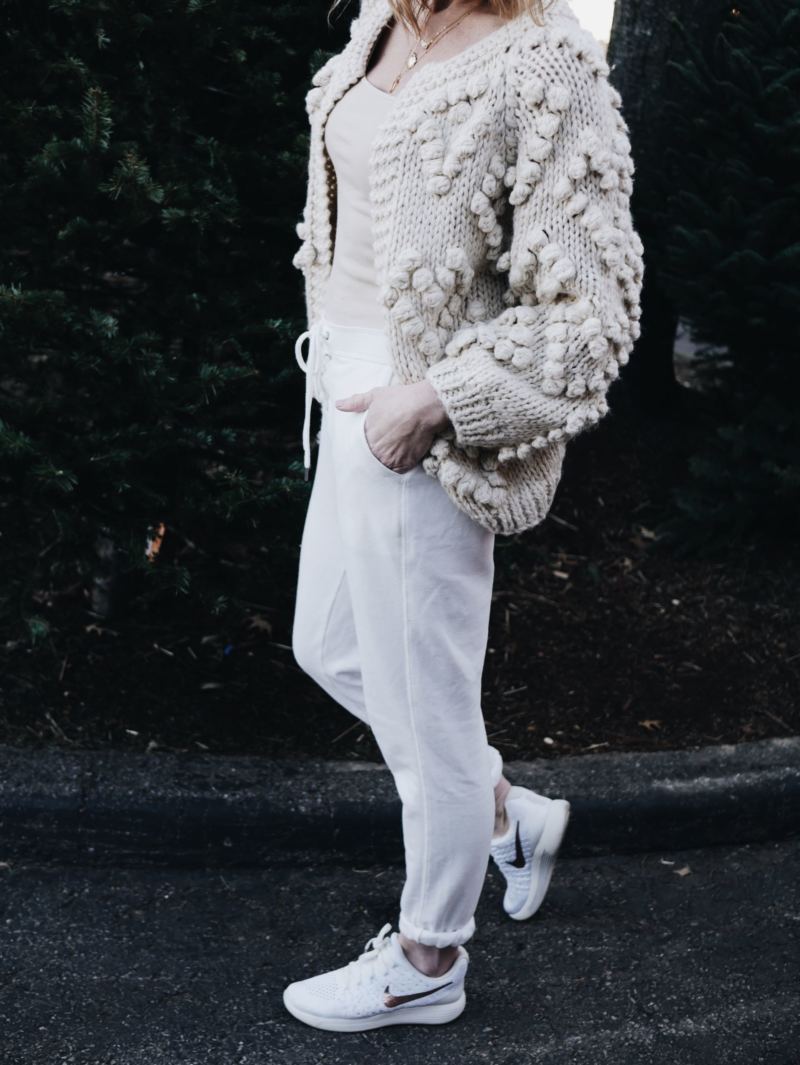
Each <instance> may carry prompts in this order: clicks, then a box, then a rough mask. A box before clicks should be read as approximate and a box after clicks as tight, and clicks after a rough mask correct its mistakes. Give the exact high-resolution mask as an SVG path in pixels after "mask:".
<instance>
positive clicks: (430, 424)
mask: <svg viewBox="0 0 800 1065" xmlns="http://www.w3.org/2000/svg"><path fill="white" fill-rule="evenodd" d="M407 387H408V388H413V389H415V390H416V392H417V396H416V397H415V398H416V399H418V403H419V405H418V408H417V413H418V417H419V420H420V424H421V425H422V426H423V428H425V429H428V430H429V431H431V432H435V433H439V432H441V431H442V430H443V429H446V428H447V427H448V426H449V425H450V418H449V417H448V414H447V411H446V410H445V408H444V404H443V403H442V401H441V399H439V393H438V392H437V391H436V389H435V388H434V387H433V385H432V384H431V382H430V381H428V380H427V379H426V380H424V381H417V382H416V383H415V384H413V385H408V386H407Z"/></svg>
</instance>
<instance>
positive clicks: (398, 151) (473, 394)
mask: <svg viewBox="0 0 800 1065" xmlns="http://www.w3.org/2000/svg"><path fill="white" fill-rule="evenodd" d="M391 15H392V11H391V7H390V5H389V3H388V0H363V2H362V5H361V10H360V13H359V15H358V16H357V17H356V18H355V19H354V21H353V23H352V25H351V31H350V40H349V42H348V44H347V45H346V46H345V48H344V49H343V50H342V51H341V52H340V53H339V54H338V55H335V56H334V57H333V58H332V59H330V60H329V61H328V62H327V63H326V64H325V65H324V66H323V67H322V68H321V69H320V70H318V71H317V73H316V74H315V75H314V78H313V85H312V88H311V89H310V91H309V92H308V94H307V96H306V109H307V111H308V115H309V122H310V154H309V171H308V193H307V198H306V204H305V208H304V212H303V218H302V221H301V222H299V223H298V225H297V234H298V236H299V238H300V240H301V242H302V243H301V246H300V248H299V250H298V251H297V253H296V255H295V256H294V259H293V263H294V265H295V266H297V267H298V268H299V269H300V270H302V271H303V274H304V278H305V296H306V311H307V317H308V322H309V324H310V325H311V324H313V323H314V322H316V321H317V320H318V318H319V315H320V306H321V296H322V292H323V288H324V285H325V281H326V278H327V276H328V274H329V272H330V266H331V263H332V260H333V246H334V239H335V173H334V172H333V167H332V164H331V162H330V160H329V159H328V156H327V153H326V151H325V147H324V141H323V132H324V125H325V120H326V119H327V116H328V114H329V113H330V111H331V109H332V108H333V106H334V104H335V103H336V101H337V100H338V99H340V98H341V96H342V95H343V94H344V93H345V92H346V91H347V89H348V88H350V87H351V86H352V85H353V84H355V82H356V81H358V80H359V78H361V77H362V76H363V75H364V73H365V69H366V66H367V64H368V62H369V57H370V55H371V53H372V51H373V48H374V45H375V43H376V41H377V39H378V37H379V35H380V31H381V29H382V28H383V26H384V25H385V24H386V23H387V21H388V20H389V19H390V18H391ZM608 73H609V68H608V65H607V64H606V61H605V58H604V56H603V54H602V51H601V48H600V45H599V44H598V43H597V41H596V40H595V38H594V37H593V36H592V35H591V34H590V33H588V32H587V31H585V30H583V29H582V28H581V26H580V24H579V23H578V21H577V19H576V18H575V16H574V14H573V13H572V10H571V9H570V7H569V5H568V3H567V2H566V0H556V2H555V4H554V5H553V6H551V7H550V8H549V9H548V10H547V12H546V14H545V24H544V25H543V26H538V25H536V23H534V22H533V20H532V19H531V17H530V15H528V14H524V15H520V16H518V17H517V18H515V19H513V20H511V21H509V22H507V23H505V24H504V25H503V26H502V27H501V28H500V29H498V30H496V31H494V32H493V33H490V34H489V35H488V36H486V37H484V38H482V39H481V40H479V41H478V42H477V43H476V44H473V45H472V46H469V47H467V48H466V49H465V50H464V51H462V52H460V53H458V54H457V55H455V56H454V57H453V58H451V59H447V60H444V61H441V62H438V63H437V62H434V61H433V60H431V61H430V62H428V63H426V64H424V65H422V66H420V68H419V69H418V70H417V71H415V72H414V73H413V74H412V75H411V76H410V78H409V79H408V81H407V82H406V84H405V86H403V87H402V88H401V89H400V90H399V92H398V95H397V99H396V101H395V104H394V106H393V107H392V108H391V109H390V111H389V113H388V115H387V117H386V118H385V119H384V120H383V122H382V124H381V126H380V128H379V129H378V132H377V135H376V137H375V139H374V141H373V143H372V149H371V157H370V173H369V183H370V195H371V200H372V208H373V220H372V221H373V242H374V253H375V266H376V270H377V271H378V282H379V289H380V296H381V300H382V303H383V305H384V308H385V311H386V320H387V328H388V329H389V333H390V339H391V345H392V354H393V361H394V366H395V371H396V373H397V375H398V377H399V379H400V380H401V381H403V382H407V383H410V382H413V381H419V380H422V379H423V378H425V377H427V378H428V380H430V382H431V383H432V385H433V386H434V388H435V389H436V391H437V393H438V395H439V397H440V398H441V400H442V402H443V404H444V406H445V409H446V410H447V413H448V415H449V417H450V420H451V423H452V429H450V428H448V429H447V430H446V431H445V432H444V433H442V434H441V435H440V436H438V437H437V438H436V440H435V441H434V443H433V445H432V447H431V449H430V451H429V453H428V454H427V455H426V456H425V458H424V459H423V463H422V465H423V468H424V469H425V471H426V473H428V474H430V475H431V476H435V477H438V479H439V481H440V482H441V484H442V486H443V487H444V488H445V490H446V491H447V492H448V493H449V495H450V497H451V498H452V499H453V501H454V502H455V503H456V505H457V506H459V507H461V509H463V510H464V511H466V512H467V513H468V514H469V515H470V516H471V517H472V518H474V519H475V520H476V521H478V522H479V523H480V524H482V525H484V526H486V527H487V528H490V529H492V530H493V531H495V532H497V533H504V534H510V533H516V532H521V531H522V530H524V529H528V528H531V527H533V526H534V525H537V524H538V523H539V522H540V521H542V520H543V518H544V517H545V516H546V514H547V512H548V510H549V508H550V506H551V504H552V501H553V497H554V495H555V490H556V487H557V485H558V481H559V479H560V476H561V467H562V463H563V458H564V451H565V448H566V444H567V442H568V441H569V440H570V439H571V438H572V437H574V436H576V435H577V434H578V433H580V432H582V431H584V430H586V429H589V428H591V427H592V426H593V425H595V424H596V423H597V422H598V421H599V419H600V418H601V417H602V416H603V415H604V414H606V413H607V411H608V403H607V400H606V392H607V390H608V388H609V386H610V384H611V382H613V381H614V380H615V379H616V377H617V376H618V375H619V369H620V367H621V366H624V365H625V364H626V363H627V362H628V359H629V357H630V353H631V350H632V348H633V345H634V342H635V340H636V339H637V337H638V336H639V331H640V330H639V318H640V293H641V287H642V278H643V273H644V264H643V259H642V256H643V247H642V243H641V240H640V238H639V236H638V234H637V233H636V231H635V230H634V228H633V224H632V218H631V213H630V196H631V192H632V179H633V171H634V167H633V161H632V157H631V146H630V141H629V138H628V132H629V130H628V126H627V124H626V122H625V119H624V117H623V115H622V111H621V104H622V101H621V98H620V96H619V93H618V92H617V91H616V89H615V88H614V87H613V86H612V85H611V84H610V82H609V81H608Z"/></svg>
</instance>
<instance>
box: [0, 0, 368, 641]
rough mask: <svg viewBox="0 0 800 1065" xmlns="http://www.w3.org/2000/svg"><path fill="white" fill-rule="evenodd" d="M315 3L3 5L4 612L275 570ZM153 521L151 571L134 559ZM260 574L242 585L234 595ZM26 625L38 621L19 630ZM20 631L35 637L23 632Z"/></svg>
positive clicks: (293, 460)
mask: <svg viewBox="0 0 800 1065" xmlns="http://www.w3.org/2000/svg"><path fill="white" fill-rule="evenodd" d="M326 13H327V5H326V4H324V3H320V2H319V0H317V2H313V0H293V2H291V3H277V4H276V3H265V2H263V0H262V2H254V0H224V2H223V0H219V2H216V0H208V2H204V0H160V2H158V3H152V2H146V0H145V2H139V0H127V2H126V0H94V2H92V0H51V2H50V3H47V2H43V0H25V2H24V3H23V2H7V3H5V4H4V5H3V7H2V12H0V70H2V74H0V126H1V127H2V130H3V136H2V140H0V199H1V200H2V203H3V210H2V213H0V365H1V366H2V370H1V371H0V529H2V539H0V560H2V565H3V568H4V570H5V572H4V578H3V585H2V591H0V606H3V607H4V608H5V613H6V615H7V620H9V618H10V619H12V620H13V618H14V617H21V616H29V615H30V610H31V608H30V600H29V596H30V592H31V590H32V588H34V587H39V588H40V587H50V586H62V585H63V584H64V583H66V582H70V581H74V580H78V581H86V580H87V578H88V575H89V574H90V572H91V571H93V570H94V568H95V566H96V563H97V555H96V542H97V537H98V535H100V534H102V536H103V537H104V538H105V539H106V540H108V539H110V541H111V542H112V543H113V544H115V545H116V552H117V553H116V556H115V557H116V564H117V567H118V568H121V569H122V570H130V569H137V568H138V569H139V570H140V571H141V577H140V580H144V579H145V578H144V573H145V571H147V581H146V583H147V584H148V586H149V588H150V589H151V590H152V591H155V590H156V588H157V587H163V586H164V585H167V586H169V587H173V588H175V589H176V590H179V591H182V592H190V593H191V594H194V595H197V596H198V597H200V598H202V599H205V600H207V601H208V602H210V603H215V602H219V601H220V600H219V597H220V596H221V595H222V594H223V593H226V594H230V593H231V591H232V590H233V591H234V593H235V590H236V589H235V588H232V585H231V579H230V575H229V573H228V572H227V571H226V570H224V569H221V568H220V567H219V565H218V560H219V557H220V555H224V554H225V552H226V550H227V546H226V545H229V544H230V543H231V542H237V543H238V544H239V550H240V551H241V542H242V541H246V542H248V543H249V544H251V545H255V546H254V548H253V550H254V552H255V554H254V563H253V564H254V565H256V564H258V565H261V566H262V567H266V568H267V570H270V571H271V570H274V568H275V567H276V566H278V565H285V563H286V561H287V559H288V557H289V556H290V555H293V554H294V552H295V550H296V541H297V538H298V531H299V521H300V518H301V515H302V507H303V503H304V501H305V498H306V493H307V486H306V485H305V484H304V482H303V481H302V479H301V478H300V477H298V474H299V473H300V471H301V465H300V462H301V458H302V453H301V449H300V444H299V420H300V418H301V417H302V399H301V394H302V377H301V375H300V373H299V371H298V370H297V367H296V364H295V362H294V358H293V352H292V343H293V339H294V337H295V335H296V334H297V332H299V331H300V330H301V329H303V328H304V327H305V322H304V308H303V301H302V292H301V284H300V282H301V277H300V274H299V273H298V272H297V271H296V270H295V269H294V268H293V267H292V265H291V261H290V260H291V256H292V254H293V253H294V250H295V249H296V247H297V246H298V243H299V242H298V239H297V237H296V234H295V231H294V226H295V223H296V222H297V220H298V219H299V217H300V212H301V207H302V201H303V196H304V182H305V165H306V151H307V139H306V114H305V110H304V94H305V91H306V89H307V88H308V85H309V77H310V74H311V72H312V71H313V70H314V69H316V67H318V66H319V65H320V64H321V62H323V61H324V59H325V58H326V56H327V54H328V53H329V52H331V51H333V50H338V48H340V47H341V45H342V43H343V42H344V40H345V39H346V29H347V24H348V21H349V20H348V18H346V17H344V18H342V19H340V20H339V21H337V22H336V23H335V26H334V30H333V31H331V29H330V28H329V27H328V25H327V23H326ZM157 522H165V523H166V525H167V537H166V539H165V546H164V555H165V556H166V558H167V560H168V561H167V562H166V563H165V564H161V565H159V566H157V567H154V566H149V565H148V564H146V563H145V557H144V550H145V543H146V537H147V531H148V528H149V527H150V526H151V525H152V524H154V523H157ZM251 579H254V578H251ZM31 620H32V621H33V622H34V623H35V620H36V619H35V618H32V619H31ZM37 631H38V630H37Z"/></svg>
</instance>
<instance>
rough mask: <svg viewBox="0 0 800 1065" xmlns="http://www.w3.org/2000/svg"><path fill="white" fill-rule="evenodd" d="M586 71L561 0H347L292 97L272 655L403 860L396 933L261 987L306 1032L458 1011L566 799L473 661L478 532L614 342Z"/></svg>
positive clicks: (612, 113) (614, 181) (589, 383)
mask: <svg viewBox="0 0 800 1065" xmlns="http://www.w3.org/2000/svg"><path fill="white" fill-rule="evenodd" d="M607 73H608V67H607V65H606V63H605V60H604V58H603V55H602V51H601V49H600V47H599V45H598V44H597V42H596V41H595V40H594V38H593V37H592V36H591V35H590V34H588V33H586V32H585V31H583V30H582V29H581V28H580V26H579V24H578V22H577V20H576V19H575V17H574V15H573V14H572V12H571V10H570V8H569V6H568V4H567V2H566V0H554V2H552V3H550V5H549V6H547V7H546V8H545V10H542V8H541V3H540V2H539V0H484V2H476V0H450V2H448V0H426V2H419V3H417V2H414V0H362V4H361V10H360V12H359V15H358V17H357V18H356V19H355V20H354V21H353V23H352V28H351V35H350V40H349V42H348V44H347V45H346V47H345V48H344V49H343V51H342V52H341V53H340V54H338V55H336V56H334V57H333V58H332V59H331V60H329V61H328V62H327V63H326V64H325V65H324V66H323V67H322V68H321V69H320V70H319V71H318V72H317V73H316V75H315V76H314V79H313V88H312V89H311V90H310V91H309V93H308V95H307V97H306V103H307V110H308V113H309V119H310V127H311V135H310V137H311V139H310V143H311V150H310V158H309V173H308V196H307V202H306V206H305V210H304V214H303V220H302V222H300V223H299V224H298V226H297V232H298V236H299V237H300V238H301V240H302V245H301V247H300V250H299V251H298V252H297V254H296V256H295V258H294V264H295V265H296V266H298V267H299V268H300V269H302V271H303V273H304V278H305V293H306V305H307V317H308V330H307V331H306V332H305V333H304V334H303V335H302V336H301V337H300V338H299V339H298V344H297V347H296V354H297V358H298V361H299V363H300V365H301V366H302V367H303V369H304V370H305V371H306V374H307V378H306V386H307V391H306V420H305V425H304V430H303V443H304V453H305V465H306V470H307V471H308V468H309V466H310V450H311V448H310V436H309V424H310V423H309V416H310V410H311V403H312V399H317V400H318V401H319V403H320V404H321V406H322V421H321V429H320V434H319V455H318V459H317V465H316V470H315V476H314V485H313V489H312V493H311V500H310V504H309V510H308V514H307V518H306V524H305V528H304V532H303V540H302V546H301V552H300V573H299V581H298V590H297V603H296V613H295V621H294V633H293V647H294V653H295V656H296V658H297V661H298V662H299V664H300V665H301V667H302V668H303V669H304V670H305V671H307V672H308V673H309V674H310V675H311V676H312V677H313V678H314V679H315V680H316V681H317V682H318V683H319V684H320V685H321V686H322V687H323V688H325V690H326V691H328V692H329V693H330V694H331V695H332V696H333V697H334V698H335V699H337V700H338V701H339V702H340V703H341V704H342V705H343V706H345V707H346V708H347V709H348V710H350V711H351V712H352V713H353V714H355V715H357V716H358V717H359V718H361V719H362V720H363V721H364V722H366V723H368V724H369V726H370V727H371V729H372V731H373V733H374V736H375V739H376V741H377V743H378V745H379V746H380V749H381V752H382V754H383V756H384V758H385V760H386V763H387V765H388V767H389V769H390V770H391V772H392V774H393V777H394V780H395V783H396V786H397V790H398V793H399V795H400V798H401V801H402V810H403V834H404V844H405V859H406V880H405V884H404V887H403V892H402V896H401V899H400V914H399V934H398V933H392V934H389V933H390V931H391V925H385V926H384V928H382V929H381V931H380V932H379V933H378V935H377V936H375V937H373V939H371V940H369V942H368V943H367V947H366V949H365V951H364V952H363V953H362V954H361V955H360V956H359V957H358V958H357V959H356V960H354V961H352V962H350V963H349V964H347V965H345V966H344V967H343V968H340V969H336V970H333V971H331V972H326V973H322V974H317V975H312V976H310V977H309V978H307V979H305V980H300V981H298V982H295V983H293V984H291V985H290V986H289V987H288V988H287V989H286V991H285V992H284V1002H285V1004H286V1006H287V1008H288V1009H289V1010H290V1011H291V1013H293V1014H294V1015H295V1016H296V1017H298V1018H299V1019H301V1020H303V1021H305V1022H306V1023H308V1024H311V1025H314V1026H316V1027H318V1028H325V1029H329V1030H335V1031H360V1030H364V1029H368V1028H375V1027H380V1026H383V1025H388V1024H398V1023H409V1022H416V1023H421V1024H441V1023H444V1022H446V1021H449V1020H452V1019H453V1018H455V1017H457V1016H458V1015H459V1014H460V1013H461V1012H462V1010H463V1009H464V1005H465V993H464V983H465V974H466V970H467V963H468V955H467V952H466V950H465V949H464V947H463V945H462V944H463V943H465V942H466V941H467V940H468V939H469V938H470V937H471V936H472V934H473V932H474V930H475V921H474V912H475V907H476V904H477V902H478V898H479V895H480V892H481V888H482V884H483V880H484V876H485V871H486V864H487V860H488V857H489V855H490V854H491V856H492V857H493V858H494V860H495V861H496V862H497V864H498V867H499V868H500V870H501V871H502V872H503V874H504V876H505V877H506V879H507V882H508V884H507V889H506V893H505V897H504V907H505V909H506V912H507V913H508V914H509V915H510V916H511V917H513V918H517V919H524V918H527V917H530V916H531V915H532V914H533V913H534V912H535V911H536V909H537V908H538V907H539V905H540V904H541V901H542V899H543V897H544V894H545V891H546V890H547V886H548V882H549V878H550V872H551V869H552V865H553V861H554V859H555V855H556V852H557V850H558V847H559V844H560V842H561V838H562V836H563V833H564V829H565V827H566V823H567V818H568V813H569V806H568V804H567V803H566V802H565V801H563V800H551V799H546V798H544V797H543V796H540V795H537V794H535V793H534V792H532V791H529V790H527V789H525V788H520V787H511V785H510V784H509V783H508V781H507V780H506V779H505V778H504V777H503V774H502V768H503V767H502V759H501V757H500V754H499V752H498V751H496V750H495V749H494V748H492V747H490V746H489V745H488V743H487V737H486V730H485V726H484V722H483V717H482V713H481V705H480V697H481V671H482V667H483V660H484V655H485V651H486V641H487V632H488V623H489V608H490V602H491V592H492V577H493V559H492V551H493V543H494V537H495V535H496V534H497V533H503V534H509V533H517V532H520V531H522V530H524V529H529V528H532V527H533V526H535V525H537V524H538V523H539V522H541V521H542V520H543V518H544V517H545V515H546V514H547V511H548V509H549V507H550V504H551V502H552V499H553V495H554V493H555V489H556V486H557V484H558V480H559V477H560V472H561V465H562V461H563V457H564V450H565V447H566V444H567V441H568V440H569V439H570V438H571V437H573V436H575V435H576V434H577V433H579V432H581V431H582V430H583V429H587V428H589V427H591V426H592V425H594V424H595V423H596V422H597V421H598V420H599V418H601V417H602V415H603V414H605V413H606V411H607V410H608V406H607V404H606V400H605V393H606V390H607V388H608V386H609V384H610V383H611V381H613V380H614V378H615V377H616V376H617V375H618V372H619V367H620V365H623V364H624V363H626V362H627V360H628V356H629V353H630V350H631V348H632V347H633V343H634V340H635V339H636V337H637V336H638V335H639V324H638V318H639V294H640V288H641V281H642V274H643V265H642V259H641V253H642V245H641V242H640V240H639V238H638V235H637V234H636V233H635V231H634V230H633V228H632V224H631V217H630V211H629V197H630V193H631V184H632V181H631V179H632V173H633V165H632V162H631V157H630V144H629V141H628V138H627V136H626V130H627V126H626V124H625V122H624V120H623V118H622V114H621V112H620V102H621V101H620V98H619V95H618V94H617V92H616V90H614V88H613V87H612V86H611V85H610V84H609V82H608V81H607V77H606V76H607ZM306 342H307V343H308V349H307V357H306V358H305V359H304V358H303V350H302V349H303V344H304V343H306Z"/></svg>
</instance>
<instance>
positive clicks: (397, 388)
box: [336, 381, 450, 473]
mask: <svg viewBox="0 0 800 1065" xmlns="http://www.w3.org/2000/svg"><path fill="white" fill-rule="evenodd" d="M336 407H337V409H338V410H342V411H353V412H354V413H359V412H361V411H368V412H369V413H368V414H367V417H366V418H365V420H364V433H365V435H366V437H367V444H368V446H369V449H370V451H371V452H372V453H373V455H374V456H375V458H376V459H378V461H379V462H382V463H383V465H384V466H388V468H389V469H390V470H394V471H395V473H405V472H406V471H407V470H410V469H413V467H414V466H416V465H417V464H418V463H419V462H421V461H422V459H423V457H424V456H425V455H426V454H427V452H428V450H429V449H430V446H431V444H432V443H433V440H434V437H435V436H436V435H437V433H440V432H441V431H442V429H444V428H445V427H446V426H448V425H449V424H450V419H449V418H448V417H447V413H446V411H445V409H444V406H443V405H442V401H441V400H440V399H439V396H438V395H437V393H436V389H435V388H434V387H433V385H432V384H431V383H430V381H417V382H416V383H415V384H413V385H385V386H383V387H380V388H371V389H370V390H369V392H356V393H355V394H354V395H352V396H347V397H346V398H345V399H337V400H336Z"/></svg>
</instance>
